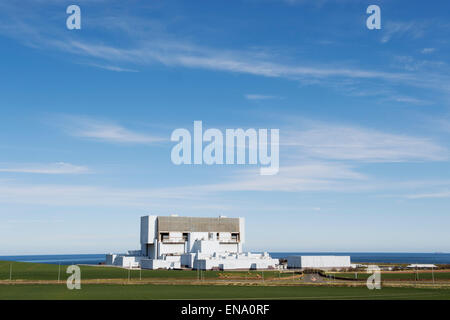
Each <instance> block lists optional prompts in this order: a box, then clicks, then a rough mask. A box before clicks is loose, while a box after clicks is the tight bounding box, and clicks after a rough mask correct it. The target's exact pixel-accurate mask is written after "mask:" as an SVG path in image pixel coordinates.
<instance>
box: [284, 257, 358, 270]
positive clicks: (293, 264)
mask: <svg viewBox="0 0 450 320" xmlns="http://www.w3.org/2000/svg"><path fill="white" fill-rule="evenodd" d="M287 260H288V267H289V268H350V267H351V263H350V256H290V257H288V259H287Z"/></svg>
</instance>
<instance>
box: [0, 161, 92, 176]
mask: <svg viewBox="0 0 450 320" xmlns="http://www.w3.org/2000/svg"><path fill="white" fill-rule="evenodd" d="M0 172H14V173H37V174H81V173H89V172H91V171H90V170H89V168H88V167H85V166H77V165H73V164H70V163H65V162H57V163H50V164H30V165H7V166H5V165H3V166H1V165H0Z"/></svg>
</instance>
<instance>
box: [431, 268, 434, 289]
mask: <svg viewBox="0 0 450 320" xmlns="http://www.w3.org/2000/svg"><path fill="white" fill-rule="evenodd" d="M433 270H434V268H433V267H431V277H432V278H433V285H434V272H433Z"/></svg>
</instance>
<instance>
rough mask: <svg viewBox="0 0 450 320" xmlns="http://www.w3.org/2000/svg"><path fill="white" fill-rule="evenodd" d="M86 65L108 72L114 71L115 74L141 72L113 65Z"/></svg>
mask: <svg viewBox="0 0 450 320" xmlns="http://www.w3.org/2000/svg"><path fill="white" fill-rule="evenodd" d="M86 65H88V66H91V67H95V68H100V69H104V70H108V71H114V72H139V71H138V70H134V69H128V68H122V67H118V66H113V65H102V64H96V63H87V64H86Z"/></svg>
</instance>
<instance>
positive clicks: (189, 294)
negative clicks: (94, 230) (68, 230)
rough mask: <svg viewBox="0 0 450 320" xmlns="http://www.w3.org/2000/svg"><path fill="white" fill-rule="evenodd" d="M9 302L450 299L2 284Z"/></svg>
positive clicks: (401, 292)
mask: <svg viewBox="0 0 450 320" xmlns="http://www.w3.org/2000/svg"><path fill="white" fill-rule="evenodd" d="M5 299H21V300H32V299H52V300H55V299H56V300H59V299H88V300H90V299H101V300H105V299H106V300H110V299H138V300H141V299H314V300H318V299H345V300H346V299H370V300H373V299H395V300H397V299H433V300H438V299H439V300H440V299H450V290H448V289H416V288H383V289H381V290H368V289H367V288H364V287H313V286H310V287H297V286H296V287H264V286H195V285H148V284H147V285H96V284H90V285H83V284H82V286H81V289H80V290H68V289H67V288H66V286H65V285H0V300H5Z"/></svg>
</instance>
